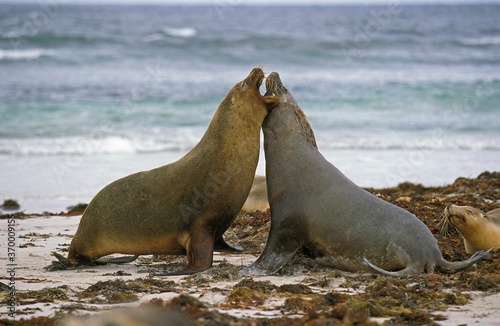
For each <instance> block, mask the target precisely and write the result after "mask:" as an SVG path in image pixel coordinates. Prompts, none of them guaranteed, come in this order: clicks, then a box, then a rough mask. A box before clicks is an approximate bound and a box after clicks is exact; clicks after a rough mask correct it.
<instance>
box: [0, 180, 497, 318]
mask: <svg viewBox="0 0 500 326" xmlns="http://www.w3.org/2000/svg"><path fill="white" fill-rule="evenodd" d="M486 179H487V180H486ZM486 179H485V177H483V179H481V176H480V177H478V179H473V180H472V181H471V180H469V179H459V180H457V182H455V183H454V184H453V185H450V186H449V187H444V188H432V189H430V188H429V189H428V188H423V187H420V186H414V185H403V186H400V187H397V188H393V189H386V190H372V191H373V192H374V193H376V194H378V195H379V196H381V197H382V198H384V199H386V200H389V201H394V202H395V203H396V204H398V203H399V204H400V205H401V204H403V205H401V206H404V207H405V208H406V209H409V207H411V206H413V207H416V208H418V210H417V212H414V213H416V214H417V216H419V214H418V212H420V213H421V215H422V216H424V218H423V220H424V222H426V223H428V224H430V223H432V224H437V223H436V222H437V221H438V220H439V217H440V215H439V213H438V212H439V211H440V209H442V207H444V206H445V205H446V204H448V203H450V202H455V203H458V204H464V203H466V204H471V203H472V204H473V203H479V202H480V203H483V204H482V205H483V207H479V208H484V205H487V206H488V207H491V208H494V207H498V206H500V203H499V199H500V197H499V190H498V189H500V188H497V189H493V190H494V191H493V193H492V190H491V189H490V188H487V187H484V184H485V183H486V184H487V185H489V186H491V183H493V185H495V184H496V185H500V174H499V173H495V174H489V175H488V176H487V178H486ZM485 180H486V181H485ZM450 187H451V188H450ZM481 187H484V188H485V189H484V190H481ZM460 189H462V190H463V192H462V193H460V192H459V193H457V190H460ZM408 198H410V199H408ZM476 206H478V205H476ZM416 208H415V209H416ZM426 209H428V210H429V211H426ZM409 210H410V209H409ZM410 211H411V210H410ZM5 217H6V216H3V219H1V220H0V223H1V227H0V237H1V243H0V252H2V255H1V256H0V257H1V261H2V263H1V264H2V266H6V267H7V268H9V266H7V264H9V263H10V264H12V263H13V264H15V277H14V281H15V287H16V293H15V294H16V303H17V306H16V311H15V313H14V318H11V317H9V316H8V314H7V313H8V310H7V309H8V306H7V304H6V303H8V301H7V300H8V299H9V291H8V290H6V289H5V288H3V289H2V292H0V293H1V298H0V299H1V300H2V302H3V303H2V308H1V309H2V311H1V312H2V317H1V318H0V319H2V320H1V321H0V323H2V322H3V323H4V324H7V325H9V324H12V325H17V324H19V325H22V324H27V323H28V324H29V322H27V321H26V319H30V318H37V317H38V318H37V319H32V320H31V324H33V325H35V324H37V325H52V324H53V323H54V322H55V321H57V320H59V321H60V320H61V318H62V317H61V316H63V315H66V314H71V315H75V316H80V315H89V314H99V313H101V312H103V311H108V310H111V309H113V308H117V307H127V308H129V307H138V306H141V305H142V306H144V304H145V303H148V302H149V303H151V306H152V305H154V306H161V307H170V308H174V309H175V308H177V310H181V311H182V314H183V315H185V316H187V318H188V319H190V320H195V321H196V322H197V323H198V324H213V325H216V324H221V323H222V324H229V323H232V324H236V325H237V324H256V325H258V324H262V325H278V324H287V325H291V324H307V323H310V324H313V323H314V322H320V321H324V320H325V319H330V320H337V321H338V322H340V320H343V322H344V324H349V323H350V322H349V319H350V320H351V322H352V323H353V322H355V321H358V322H359V324H371V323H383V322H386V323H390V322H392V323H396V324H412V325H420V324H439V325H500V285H499V284H498V281H499V274H498V273H499V268H500V267H499V263H498V260H499V255H498V253H495V254H493V255H491V257H489V258H488V260H487V261H486V262H483V263H480V264H479V265H478V266H477V267H473V268H471V269H470V270H469V271H465V272H459V273H455V274H452V275H444V274H433V275H421V276H417V277H409V278H402V279H394V278H387V277H384V276H378V275H372V274H350V273H343V272H339V271H336V270H332V269H331V268H328V266H326V265H324V264H322V263H321V262H317V261H314V260H312V259H309V258H306V257H303V256H301V257H298V258H296V259H294V261H293V262H292V263H291V264H288V265H287V266H286V267H285V269H284V271H282V272H281V273H279V275H276V276H267V277H255V278H253V279H244V278H241V277H239V276H238V270H239V269H240V268H241V267H243V266H246V265H248V264H250V263H252V262H253V261H254V260H255V259H256V255H257V254H258V252H259V251H260V250H261V249H262V248H263V245H264V243H265V238H266V236H267V230H268V227H269V221H268V217H269V216H268V215H266V214H260V213H255V214H253V215H252V214H250V215H248V214H246V215H245V214H242V215H241V216H240V217H239V218H238V220H237V222H236V224H235V225H234V226H233V227H232V228H231V229H230V230H229V231H228V234H227V239H228V242H230V243H233V244H236V242H239V243H242V244H243V245H245V241H246V247H247V248H248V249H249V250H248V251H249V252H250V253H251V254H249V253H244V254H227V253H215V255H214V266H213V267H212V268H211V269H209V270H208V271H206V272H203V273H199V274H196V275H193V276H171V277H152V278H149V271H151V270H152V269H158V268H159V269H161V268H162V267H163V266H166V265H168V266H173V267H174V268H181V267H182V264H183V263H184V261H185V258H184V257H172V258H170V257H161V258H160V259H156V258H155V259H154V258H153V257H152V256H142V257H140V258H139V259H138V260H137V261H136V262H134V263H130V264H122V265H115V264H110V265H101V266H91V267H83V268H77V269H75V270H59V271H52V272H51V271H47V270H45V269H44V267H46V266H48V265H50V264H51V262H52V261H53V260H54V257H52V256H51V255H50V253H51V252H53V251H57V252H59V253H61V254H64V255H65V252H64V251H65V250H67V247H68V245H69V243H70V241H71V238H72V235H73V234H74V233H75V231H76V229H77V226H78V223H79V220H80V217H81V216H80V215H77V216H60V215H59V216H57V215H48V216H34V217H28V216H25V217H22V218H16V226H15V228H16V235H17V237H18V239H17V245H16V247H15V259H14V261H13V262H9V261H8V260H7V258H6V253H7V250H8V248H7V247H8V241H7V231H8V230H7V224H8V219H5ZM419 217H420V216H419ZM425 217H426V218H430V219H431V220H432V222H429V221H428V220H426V219H425ZM266 218H267V220H266ZM256 220H261V222H262V223H260V224H256V225H252V223H253V222H252V221H256ZM430 228H431V230H432V231H433V232H435V231H436V227H431V226H430ZM252 230H253V231H254V232H252ZM436 237H437V238H438V242H439V243H440V247H441V249H442V250H443V253H444V254H445V257H446V258H447V259H449V260H458V259H461V258H464V257H466V255H464V253H463V251H461V249H460V248H461V246H462V245H461V239H460V237H459V236H458V235H457V234H456V233H455V234H452V235H451V236H450V238H449V239H444V238H442V237H440V235H437V234H436ZM452 239H453V241H452ZM237 240H241V241H237ZM252 241H253V242H252ZM249 244H250V245H249ZM252 246H253V247H252ZM462 250H463V249H462ZM447 256H448V257H447ZM7 271H8V270H7V269H6V268H3V269H2V271H1V272H0V282H2V283H3V284H6V285H8V284H9V278H10V277H9V274H8V272H7ZM100 281H101V283H98V282H100ZM155 282H156V283H155ZM89 287H90V289H89ZM88 289H89V290H88ZM425 291H427V292H425ZM381 292H384V293H383V294H381ZM385 292H387V293H385ZM413 294H418V295H416V296H413ZM180 295H188V296H190V297H192V298H195V299H196V300H193V301H189V300H190V298H189V297H184V296H182V297H180ZM362 295H364V296H363V297H362ZM175 298H177V301H175ZM179 298H182V300H184V301H182V300H181V301H182V302H180V301H179V300H180V299H179ZM355 298H357V299H355ZM172 299H174V301H171V300H172ZM186 300H187V301H186ZM363 300H364V301H363ZM200 303H201V304H203V305H204V307H202V305H201V304H200ZM127 311H128V312H130V311H134V310H131V309H127ZM42 317H50V318H42ZM22 318H23V319H25V320H24V321H22V322H19V321H20V320H21V319H22Z"/></svg>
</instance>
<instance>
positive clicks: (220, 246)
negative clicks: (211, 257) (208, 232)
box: [214, 237, 245, 252]
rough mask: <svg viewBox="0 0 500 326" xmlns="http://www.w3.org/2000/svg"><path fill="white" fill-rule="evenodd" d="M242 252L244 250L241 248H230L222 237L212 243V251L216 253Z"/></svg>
mask: <svg viewBox="0 0 500 326" xmlns="http://www.w3.org/2000/svg"><path fill="white" fill-rule="evenodd" d="M243 250H245V249H244V248H243V247H242V246H234V247H232V246H230V245H229V244H228V243H227V242H226V241H225V240H224V238H223V237H220V238H219V239H218V240H215V243H214V251H218V252H242V251H243Z"/></svg>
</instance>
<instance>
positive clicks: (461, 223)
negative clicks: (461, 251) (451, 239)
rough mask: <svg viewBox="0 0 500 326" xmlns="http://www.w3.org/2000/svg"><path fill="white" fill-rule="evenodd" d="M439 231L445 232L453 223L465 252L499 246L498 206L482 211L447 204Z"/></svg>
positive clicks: (499, 215)
mask: <svg viewBox="0 0 500 326" xmlns="http://www.w3.org/2000/svg"><path fill="white" fill-rule="evenodd" d="M439 224H440V225H441V233H442V234H447V233H448V228H449V226H450V225H453V226H454V227H455V228H456V229H457V230H458V232H459V233H460V235H461V236H462V238H463V239H464V245H465V252H467V253H469V254H473V253H475V252H478V251H481V250H488V249H490V248H493V250H498V248H500V208H497V209H494V210H492V211H489V212H488V213H483V212H482V211H481V210H479V209H477V208H474V207H470V206H457V205H449V206H447V207H446V208H445V209H444V216H443V218H442V219H441V221H440V222H439Z"/></svg>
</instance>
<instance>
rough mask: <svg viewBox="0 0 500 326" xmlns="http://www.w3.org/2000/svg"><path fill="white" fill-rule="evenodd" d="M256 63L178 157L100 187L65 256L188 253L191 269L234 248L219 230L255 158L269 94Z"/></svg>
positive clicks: (74, 259) (237, 202)
mask: <svg viewBox="0 0 500 326" xmlns="http://www.w3.org/2000/svg"><path fill="white" fill-rule="evenodd" d="M263 79H264V73H263V71H262V70H261V69H259V68H256V69H254V70H252V72H251V73H250V74H249V75H248V77H247V78H246V79H245V80H243V81H241V82H239V83H238V84H236V85H235V86H234V87H233V88H232V89H231V90H230V91H229V93H228V94H227V95H226V97H225V98H224V100H223V101H222V103H221V104H220V105H219V108H218V109H217V111H216V112H215V115H214V117H213V119H212V121H211V122H210V125H209V126H208V129H207V130H206V132H205V134H204V136H203V138H202V139H201V140H200V142H199V143H198V144H197V145H196V146H195V147H194V148H193V149H192V150H191V151H190V152H189V153H187V154H186V155H185V156H184V157H182V158H181V159H180V160H178V161H176V162H174V163H171V164H168V165H165V166H161V167H159V168H156V169H153V170H150V171H144V172H139V173H135V174H132V175H129V176H127V177H124V178H122V179H119V180H116V181H114V182H112V183H111V184H109V185H107V186H106V187H105V188H103V189H102V190H101V191H100V192H99V193H98V194H97V195H96V196H95V197H94V199H92V201H91V202H90V204H89V206H88V207H87V208H86V210H85V212H84V214H83V216H82V219H81V221H80V225H79V227H78V230H77V232H76V234H75V236H74V238H73V241H72V242H71V245H70V248H69V254H68V260H69V261H70V262H71V263H72V264H74V265H79V264H86V263H89V262H92V261H93V260H95V259H97V258H99V257H103V256H106V255H109V254H113V253H121V254H132V255H148V254H169V255H187V258H188V262H187V266H186V268H185V269H184V270H181V271H178V272H175V273H171V274H192V273H196V272H200V271H203V270H206V269H207V268H209V267H210V266H211V265H212V256H213V250H214V249H215V250H223V251H224V250H235V248H232V247H230V246H229V245H228V244H227V243H226V242H225V241H224V239H223V237H222V234H223V233H224V232H225V231H226V230H227V228H228V227H229V226H230V225H231V223H232V222H233V221H234V219H235V217H236V215H237V214H238V212H239V211H240V209H241V207H242V206H243V203H244V202H245V200H246V198H247V196H248V193H249V191H250V188H251V187H252V182H253V179H254V176H255V170H256V167H257V162H258V158H259V148H260V128H261V125H262V121H263V120H264V118H265V117H266V115H267V113H268V111H269V109H270V108H272V107H273V106H274V105H276V104H277V102H278V100H277V99H276V98H273V97H269V96H268V97H263V96H262V95H261V94H260V92H259V87H260V85H261V83H262V80H263Z"/></svg>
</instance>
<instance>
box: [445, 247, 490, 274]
mask: <svg viewBox="0 0 500 326" xmlns="http://www.w3.org/2000/svg"><path fill="white" fill-rule="evenodd" d="M491 250H493V248H490V249H488V250H481V251H476V253H475V254H474V255H472V256H471V257H470V258H469V259H467V260H463V261H454V262H449V261H446V260H444V259H442V260H441V262H439V263H438V266H439V267H440V268H442V269H444V270H445V271H447V272H450V273H454V272H458V271H460V270H462V269H466V268H467V267H469V266H471V265H473V264H475V263H477V262H479V261H481V260H482V259H483V258H485V257H486V256H488V254H489V253H490V252H491Z"/></svg>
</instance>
